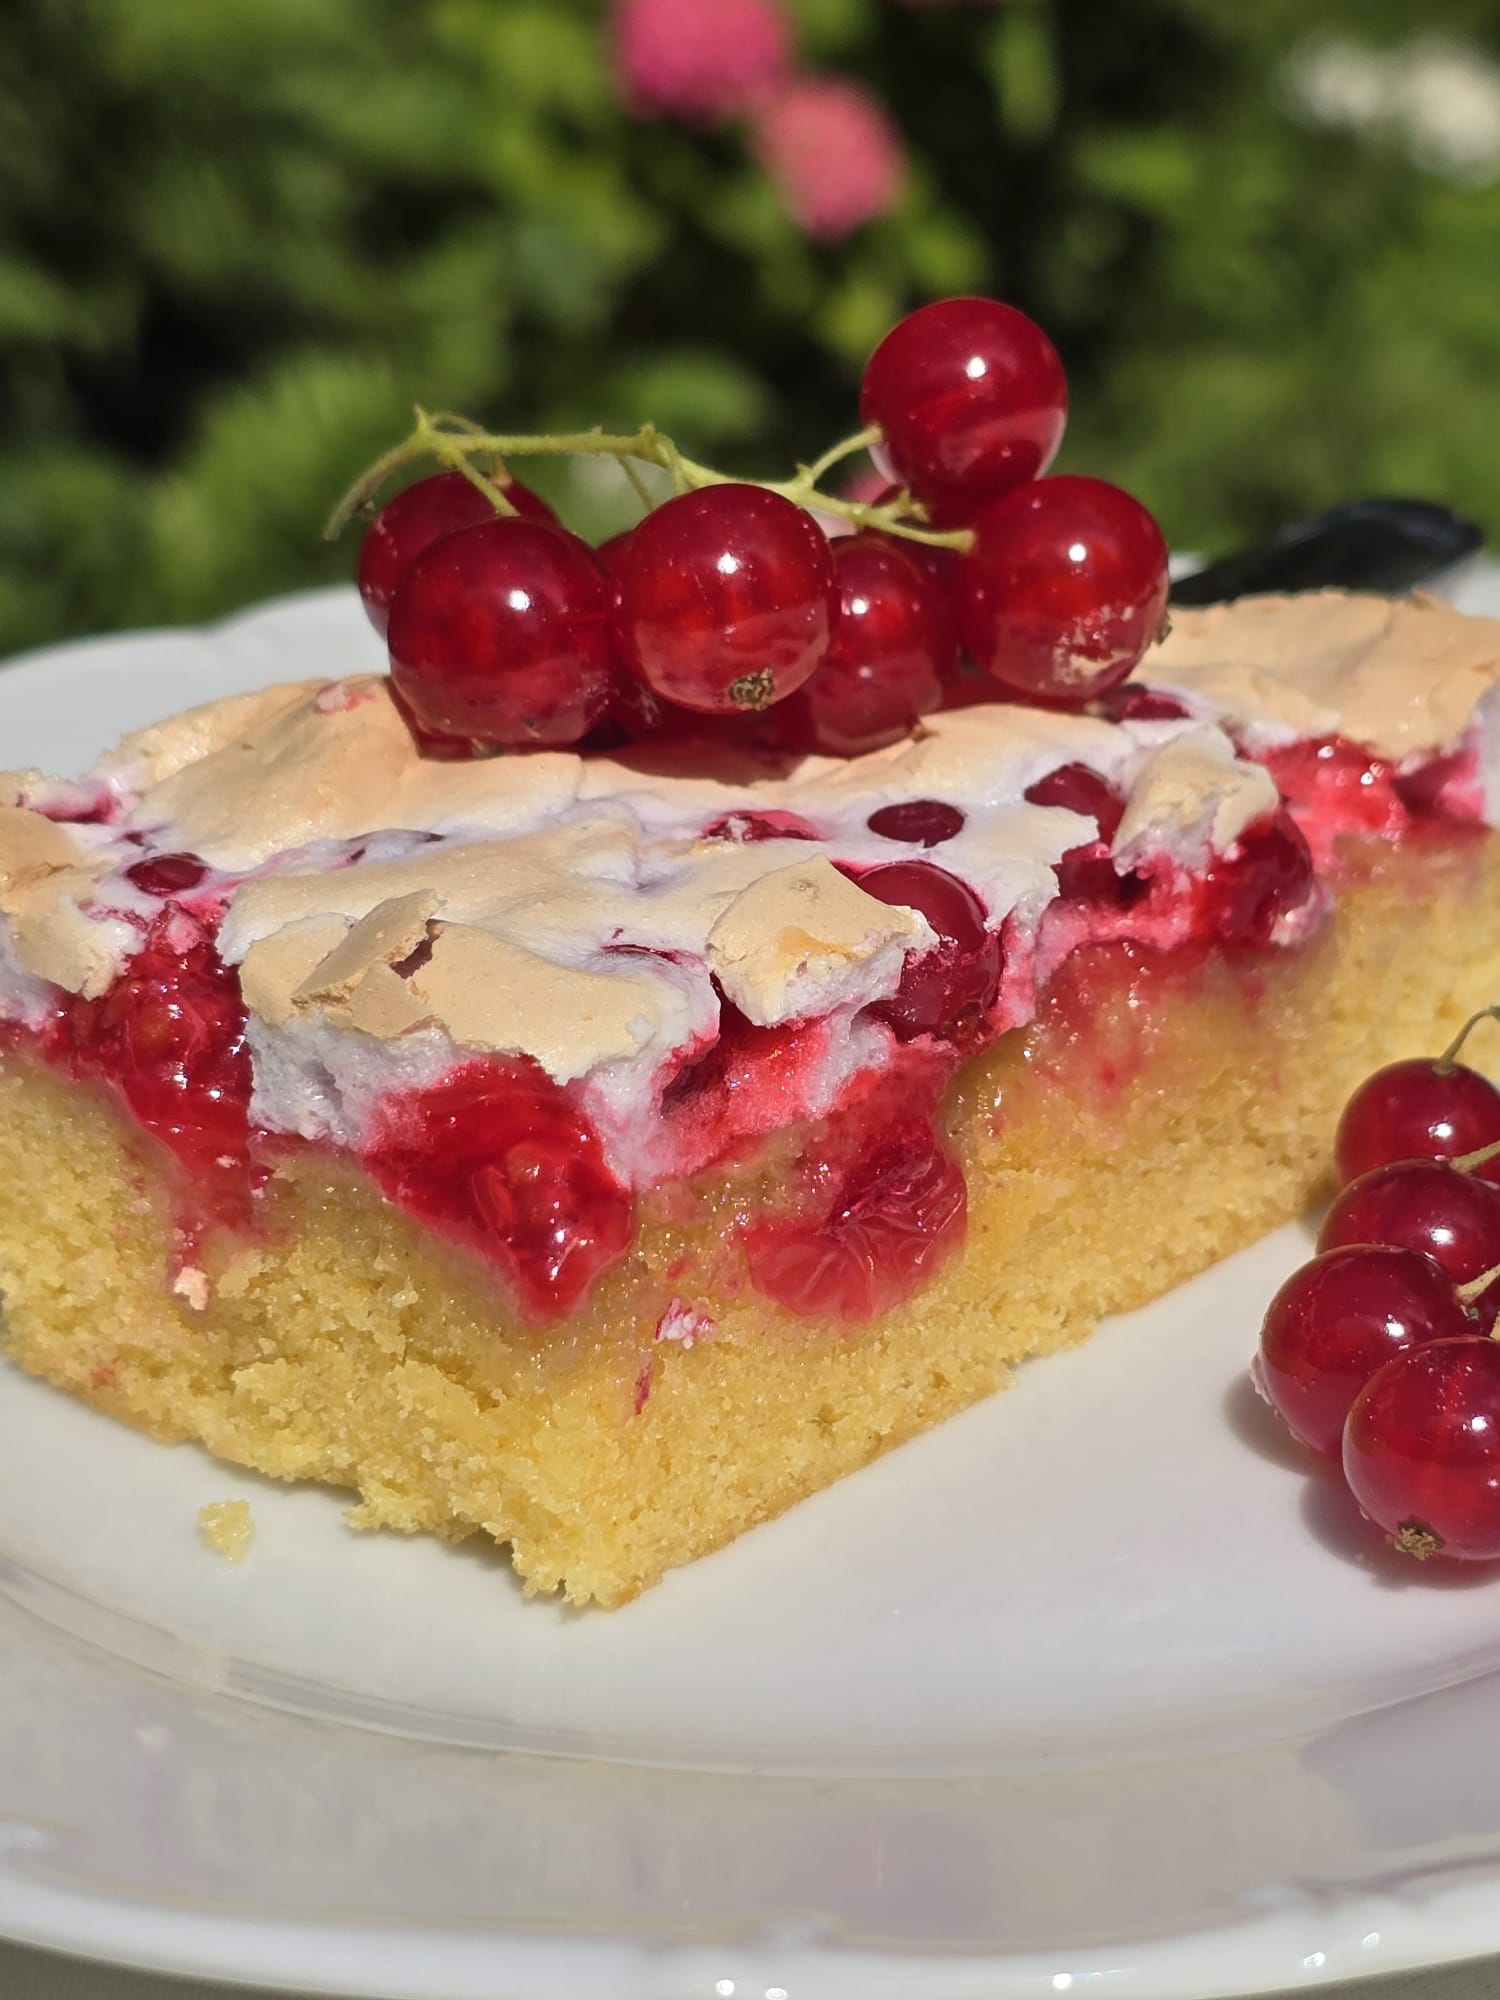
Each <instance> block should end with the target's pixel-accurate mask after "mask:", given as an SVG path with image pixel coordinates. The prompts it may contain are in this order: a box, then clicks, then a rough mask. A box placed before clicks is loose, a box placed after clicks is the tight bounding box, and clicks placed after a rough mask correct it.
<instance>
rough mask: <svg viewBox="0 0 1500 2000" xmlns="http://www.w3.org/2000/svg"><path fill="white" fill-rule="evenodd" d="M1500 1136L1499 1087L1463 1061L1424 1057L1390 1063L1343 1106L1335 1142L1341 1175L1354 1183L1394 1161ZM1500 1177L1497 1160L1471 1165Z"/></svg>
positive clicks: (1451, 1154) (1450, 1152) (1446, 1154)
mask: <svg viewBox="0 0 1500 2000" xmlns="http://www.w3.org/2000/svg"><path fill="white" fill-rule="evenodd" d="M1497 1140H1500V1090H1497V1089H1496V1088H1495V1086H1494V1084H1492V1083H1491V1082H1490V1081H1489V1079H1488V1078H1487V1077H1483V1076H1481V1075H1480V1074H1479V1072H1478V1070H1475V1069H1469V1068H1468V1067H1467V1065H1465V1064H1464V1063H1449V1064H1447V1065H1446V1066H1444V1065H1442V1064H1440V1063H1439V1062H1437V1061H1436V1060H1435V1059H1433V1058H1430V1057H1416V1058H1413V1059H1412V1060H1410V1061H1408V1062H1397V1063H1388V1064H1387V1065H1386V1067H1385V1068H1384V1069H1378V1070H1376V1072H1375V1074H1374V1075H1373V1076H1369V1077H1366V1078H1365V1080H1364V1082H1363V1083H1362V1084H1361V1085H1360V1086H1359V1088H1358V1090H1356V1091H1355V1093H1354V1095H1353V1096H1352V1097H1351V1098H1350V1099H1349V1102H1348V1103H1347V1104H1346V1105H1345V1106H1344V1115H1343V1117H1342V1118H1340V1120H1339V1129H1338V1134H1337V1137H1336V1138H1335V1140H1334V1156H1335V1158H1336V1159H1337V1161H1338V1170H1339V1178H1340V1180H1344V1181H1352V1180H1358V1178H1359V1176H1360V1175H1361V1174H1365V1173H1368V1172H1369V1171H1370V1169H1371V1168H1372V1167H1383V1166H1387V1165H1389V1164H1390V1163H1391V1162H1392V1161H1395V1160H1451V1159H1454V1158H1456V1157H1457V1156H1458V1155H1459V1154H1461V1153H1475V1152H1478V1151H1479V1149H1480V1148H1481V1147H1482V1146H1489V1145H1493V1144H1494V1143H1495V1142H1496V1141H1497ZM1474 1171H1475V1172H1476V1173H1478V1174H1479V1176H1480V1177H1481V1178H1482V1179H1484V1180H1490V1181H1500V1159H1494V1160H1490V1161H1487V1162H1486V1163H1485V1165H1484V1166H1482V1167H1477V1168H1475V1170H1474Z"/></svg>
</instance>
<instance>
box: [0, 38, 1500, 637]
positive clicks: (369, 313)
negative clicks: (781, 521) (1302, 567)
mask: <svg viewBox="0 0 1500 2000" xmlns="http://www.w3.org/2000/svg"><path fill="white" fill-rule="evenodd" d="M792 11H793V12H794V13H795V14H796V15H797V17H798V20H799V23H800V28H801V34H802V42H803V50H804V56H805V59H806V60H807V61H808V62H809V63H810V64H811V65H813V66H817V67H824V68H832V69H837V70H841V71H844V72H847V73H850V74H853V75H855V76H858V77H861V78H863V79H864V80H865V81H866V82H868V83H869V84H870V85H871V86H872V87H873V88H874V89H875V90H876V91H877V92H879V93H880V95H881V96H883V97H884V98H885V99H886V101H887V102H888V103H889V104H890V106H891V107H892V109H893V111H894V113H895V115H896V117H897V119H898V121H899V123H900V125H901V127H902V129H903V131H904V132H905V134H906V138H907V142H908V144H909V146H910V149H911V154H912V174H911V187H910V192H909V195H908V198H907V199H906V201H905V202H904V203H903V205H902V207H901V208H900V210H899V211H898V212H896V213H894V214H892V215H890V216H888V217H886V218H885V219H884V220H882V221H880V222H878V223H875V224H872V225H871V226H869V227H867V228H866V229H864V230H862V231H861V232H859V233H858V234H856V235H855V236H853V237H851V238H849V239H848V240H846V241H845V242H843V243H841V244H837V245H833V246H819V245H815V244H812V243H809V242H808V241H807V240H806V239H805V238H804V237H803V236H802V235H801V234H800V233H799V232H798V230H797V228H796V227H795V226H794V224H793V223H792V222H791V221H790V220H788V218H787V217H786V215H785V214H784V212H783V211H782V209H781V207H780V205H779V203H778V201H777V199H776V197H775V195H774V194H773V192H772V191H771V189H770V188H769V187H768V186H767V184H766V183H765V181H764V180H763V178H762V177H761V175H760V173H759V172H758V170H757V169H756V168H755V167H754V165H753V164H752V163H751V162H750V161H749V159H748V156H747V153H746V149H745V147H744V144H743V140H742V136H741V135H740V134H739V133H737V132H736V131H735V130H733V129H726V130H723V131H715V132H698V131H692V130H687V129H684V128H680V127H675V126H671V125H667V124H642V123H640V122H638V121H636V120H634V119H633V118H632V117H631V116H630V115H629V114H628V112H627V111H626V110H625V109H624V108H623V107H622V106H621V104H620V102H619V99H618V95H617V92H616V90H615V87H614V84H613V80H612V78H611V76H610V74H609V65H608V57H607V48H606V42H605V36H604V19H605V12H606V10H605V7H604V5H603V0H421V4H418V5H413V4H411V0H211V4H208V0H9V4H8V5H7V6H6V7H5V8H4V9H3V11H0V648H9V647H14V646H18V645H23V644H26V643H29V642H34V641H39V640H44V639H47V638H50V637H53V636H55V635H57V634H59V633H62V632H66V631H73V630H84V629H100V628H106V627H110V626H116V625H122V624H129V623H140V622H144V621H154V620H173V619H181V618H198V617H202V616H206V615H210V614H212V613H214V612H216V611H219V610H222V609H225V608H228V607H230V606H232V605H234V604H235V603H238V602H241V601H244V600H247V599H250V598H254V597H256V596H259V595H262V594H265V593H268V592H272V591H275V590H279V589H286V588H291V587H296V586H298V585H302V584H307V583H312V582H315V581H318V580H320V579H325V578H332V577H338V576H342V575H346V574H347V573H348V570H349V567H350V564H351V561H352V550H351V549H350V548H349V547H348V546H347V545H345V546H344V547H341V548H329V547H327V546H326V545H324V544H323V543H322V542H321V540H320V535H319V530H320V526H321V522H322V520H323V518H324V516H325V514H326V512H327V510H328V508H329V506H330V504H331V502H332V500H333V499H334V498H335V497H336V495H337V494H338V492H339V491H340V490H341V489H342V487H343V486H344V485H345V483H346V482H347V481H348V479H349V478H350V477H351V476H352V474H353V473H354V472H355V471H356V470H357V469H358V468H359V467H360V466H361V464H362V463H363V462H364V461H365V460H366V459H367V458H369V457H370V456H372V455H373V454H374V453H375V452H376V451H377V450H378V449H380V448H381V447H382V446H384V445H385V444H386V443H388V442H389V441H391V440H392V439H393V438H394V437H395V436H397V435H399V434H401V433H402V432H403V431H404V429H405V427H406V421H407V412H408V408H409V405H410V404H411V403H412V402H413V401H414V400H421V401H424V402H427V403H429V404H431V405H433V406H446V407H456V408H461V409H466V410H469V411H470V412H472V413H476V414H480V415H483V416H485V417H486V418H488V419H490V420H492V421H494V422H497V423H500V424H502V425H504V426H505V427H520V426H526V427H535V428H563V427H566V428H573V427H576V426H579V425H585V424H588V423H593V422H604V423H607V424H611V425H614V424H634V423H635V422H637V421H639V420H640V419H641V418H643V417H646V416H650V417H652V418H654V419H655V420H656V421H657V422H658V423H659V424H661V425H662V426H663V427H664V428H667V429H669V430H672V431H673V432H674V433H676V434H678V435H679V437H680V441H681V442H682V443H683V444H684V446H685V447H686V448H687V449H689V450H690V451H692V452H693V453H694V454H695V455H699V456H705V457H710V458H713V459H715V460H716V461H717V462H720V463H723V464H725V465H727V466H729V467H731V468H735V469H739V470H743V471H747V472H752V473H753V472H757V471H767V472H769V471H780V470H784V469H786V467H787V466H788V464H789V462H790V461H791V460H792V459H793V458H794V457H808V456H811V455H812V454H813V453H814V452H815V451H816V450H817V449H818V448H819V447H820V446H821V445H822V444H824V443H826V442H828V441H829V440H830V439H831V438H833V437H835V436H837V435H839V434H841V433H842V432H844V431H846V430H849V429H852V428H853V427H854V425H855V422H856V417H855V413H854V401H855V395H856V390H857V383H858V375H859V368H860V364H861V362H862V360H863V357H864V355H865V354H866V352H867V351H868V349H869V348H870V346H871V345H872V344H873V342H874V341H875V340H876V339H877V338H878V337H879V335H880V334H881V332H882V331H883V330H884V329H885V327H886V326H887V325H888V324H889V323H890V322H891V321H892V320H893V319H894V318H896V317H897V316H898V315H899V314H900V313H901V311H902V310H903V309H904V308H906V307H907V306H909V305H910V304H912V303H914V302H916V301H919V300H921V299H924V298H929V297H933V296H936V295H941V294H943V293H945V292H950V291H955V290H988V291H994V292H998V293H1000V294H1002V295H1004V296H1006V297H1008V298H1011V299H1013V300H1015V301H1016V302H1017V303H1019V304H1021V305H1023V306H1025V307H1026V308H1027V309H1028V310H1030V311H1032V312H1033V313H1035V314H1036V315H1037V316H1038V317H1039V318H1040V319H1041V320H1042V321H1043V322H1044V323H1045V324H1046V325H1047V326H1048V327H1049V329H1050V330H1051V332H1052V333H1053V335H1054V337H1055V338H1056V340H1057V342H1058V344H1059V346H1060V347H1061V348H1062V350H1063V353H1064V357H1065V359H1066V360H1067V362H1068V364H1069V368H1070V373H1071V377H1072V383H1073V399H1074V416H1073V424H1072V429H1071V432H1070V436H1069V442H1068V446H1067V449H1066V456H1065V460H1064V462H1065V463H1066V464H1068V465H1071V466H1073V467H1074V468H1081V467H1087V468H1088V469H1091V470H1095V471H1099V472H1102V473H1104V474H1106V475H1108V476H1110V477H1113V478H1116V479H1119V480H1121V481H1122V482H1124V483H1126V484H1129V485H1131V486H1132V487H1134V488H1135V490H1137V491H1138V492H1139V493H1140V494H1141V495H1142V497H1143V498H1145V499H1146V500H1147V501H1148V502H1149V503H1150V504H1151V505H1152V506H1154V507H1155V508H1156V509H1157V510H1158V512H1159V513H1160V515H1161V517H1162V519H1163V521H1164V524H1165V525H1166V527H1167V529H1168V531H1169V533H1170V534H1171V535H1172V536H1173V538H1174V539H1175V540H1178V541H1179V542H1185V543H1188V544H1195V545H1198V546H1209V547H1213V546H1218V545H1222V544H1224V543H1227V542H1229V541H1231V540H1233V539H1234V538H1236V537H1237V536H1240V535H1242V534H1244V533H1247V532H1249V531H1252V530H1256V529H1259V528H1262V527H1264V526H1266V525H1268V524H1270V523H1272V522H1274V521H1276V520H1277V519H1279V518H1283V517H1285V516H1287V515H1289V514H1291V513H1295V512H1298V511H1301V510H1305V509H1306V508H1308V507H1310V506H1312V505H1315V504H1317V503H1320V502H1323V501H1326V500H1329V499H1331V498H1335V497H1338V496H1340V495H1345V494H1350V493H1354V492H1358V491H1372V490H1396V489H1403V490H1408V491H1413V492H1422V493H1427V494H1431V495H1434V496H1438V497H1443V498H1448V499H1452V500H1454V501H1456V502H1458V503H1460V504H1462V505H1466V506H1468V507H1470V508H1472V509H1473V510H1474V511H1476V512H1477V513H1479V514H1480V516H1481V517H1482V518H1484V519H1485V520H1486V521H1487V523H1488V524H1489V526H1490V527H1491V528H1492V529H1495V530H1500V450H1497V448H1496V440H1497V438H1500V285H1497V282H1496V281H1497V275H1500V256H1497V244H1500V180H1496V179H1490V180H1489V181H1488V182H1487V183H1486V182H1484V180H1483V177H1482V175H1478V176H1470V177H1469V178H1468V179H1461V178H1453V177H1445V175H1444V174H1443V173H1441V172H1435V171H1431V170H1429V169H1426V168H1424V167H1422V166H1419V165H1418V164H1416V163H1414V161H1413V159H1412V158H1411V156H1410V152H1409V150H1408V148H1407V147H1406V146H1405V145H1404V144H1403V143H1402V142H1401V140H1400V137H1399V135H1397V134H1385V135H1382V134H1381V133H1380V132H1378V131H1377V132H1373V133H1372V132H1368V131H1366V132H1352V131H1345V130H1339V129H1334V128H1331V127H1320V126H1319V125H1317V124H1315V123H1313V122H1310V121H1309V120H1307V119H1306V118H1305V117H1299V116H1298V115H1297V113H1296V111H1295V107H1294V106H1293V105H1292V104H1291V103H1290V101H1289V96H1288V90H1287V84H1286V72H1287V64H1288V61H1289V60H1292V59H1294V58H1295V55H1296V51H1297V49H1298V48H1299V46H1303V45H1305V44H1306V41H1307V38H1308V37H1309V36H1310V35H1313V36H1316V35H1318V34H1340V33H1341V34H1345V35H1348V36H1353V37H1356V38H1359V39H1361V40H1363V41H1366V42H1370V43H1372V44H1374V45H1376V46H1381V45H1384V46H1387V47H1397V46H1399V45H1401V44H1403V43H1404V42H1406V41H1408V40H1409V38H1411V37H1413V36H1418V35H1424V34H1425V35H1430V34H1432V33H1433V32H1434V31H1440V32H1445V33H1448V34H1451V35H1455V36H1461V37H1466V38H1468V39H1469V40H1470V41H1472V42H1473V43H1474V44H1475V45H1476V46H1477V47H1479V48H1481V49H1487V50H1488V52H1489V55H1490V57H1491V58H1492V59H1493V58H1494V57H1495V56H1497V55H1500V27H1497V20H1496V14H1495V9H1494V4H1493V0H1446V4H1441V5H1437V6H1434V5H1433V4H1432V0H1256V4H1254V5H1245V4H1233V0H1009V4H1005V5H1001V6H997V7H976V6H963V5H952V6H947V7H942V6H924V7H920V8H917V7H902V6H900V5H897V4H894V0H794V3H793V4H792ZM559 482H561V483H559ZM536 483H537V484H538V485H541V486H544V487H547V488H549V490H550V491H551V493H552V495H553V497H554V498H555V499H559V500H560V502H561V504H562V506H563V508H564V510H565V512H566V513H567V514H568V515H569V517H570V518H571V519H572V520H573V521H574V522H575V524H576V525H579V526H580V527H582V528H584V529H586V530H589V531H594V532H602V531H603V530H605V529H606V528H608V527H612V526H614V525H618V521H617V520H613V519H611V518H610V517H611V514H612V513H613V512H615V511H616V510H618V509H620V508H622V507H623V505H624V504H625V503H624V499H623V497H622V496H621V494H620V493H619V492H618V490H617V489H615V488H614V487H612V486H609V485H607V484H606V485H602V486H601V485H600V484H599V483H598V475H597V474H592V473H589V472H583V471H580V472H577V473H574V474H571V475H570V474H569V472H568V471H567V468H565V467H564V468H557V467H549V468H548V470H547V473H546V475H545V476H541V477H538V479H537V481H536Z"/></svg>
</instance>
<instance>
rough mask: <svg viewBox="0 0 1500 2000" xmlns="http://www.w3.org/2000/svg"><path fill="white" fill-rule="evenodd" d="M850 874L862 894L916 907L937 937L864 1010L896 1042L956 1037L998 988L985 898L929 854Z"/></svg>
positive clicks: (997, 952)
mask: <svg viewBox="0 0 1500 2000" xmlns="http://www.w3.org/2000/svg"><path fill="white" fill-rule="evenodd" d="M857 880H858V882H859V886H860V888H861V889H863V890H864V892H865V894H866V895H867V896H874V897H876V898H877V899H878V900H879V901H880V902H882V903H891V904H897V905H901V906H903V907H905V908H907V909H912V910H920V911H921V913H922V915H923V916H924V917H925V918H926V919H927V921H928V923H929V924H931V926H932V928H933V929H934V930H935V931H936V932H937V937H938V941H937V943H936V944H935V945H934V946H933V947H932V949H931V950H930V951H925V952H920V953H914V954H913V955H912V956H911V957H909V958H908V959H907V961H906V965H905V968H904V970H903V971H902V974H901V983H900V985H899V986H898V987H897V988H896V991H895V992H894V993H893V994H892V995H891V997H890V998H889V999H888V1000H882V1001H881V1002H880V1003H879V1004H878V1005H877V1006H874V1007H872V1008H871V1009H870V1013H871V1014H872V1015H873V1016H874V1017H875V1018H876V1019H877V1020H881V1021H884V1022H885V1023H886V1024H887V1026H888V1027H890V1028H891V1029H892V1030H893V1031H894V1032H895V1033H896V1034H897V1035H898V1036H899V1037H900V1038H901V1040H902V1041H909V1040H911V1039H912V1038H913V1037H914V1036H917V1035H939V1036H943V1037H946V1038H949V1039H953V1038H956V1037H960V1036H961V1035H962V1034H963V1032H964V1031H965V1030H966V1029H968V1028H969V1027H971V1026H973V1025H975V1024H976V1023H977V1021H978V1020H979V1019H980V1018H981V1017H982V1016H983V1015H984V1014H986V1013H987V1012H988V1011H989V1009H990V1008H991V1007H992V1006H993V1005H994V1002H995V996H996V994H997V993H998V992H999V990H1000V968H1001V948H1000V939H999V937H998V936H997V935H996V934H995V932H993V931H991V930H989V929H988V928H987V926H986V923H985V910H984V905H983V904H982V903H981V902H980V900H979V898H978V897H977V896H976V895H975V894H974V891H973V890H972V889H971V888H970V887H969V886H968V884H967V883H966V882H960V881H959V880H958V878H957V876H954V875H950V874H949V873H948V872H947V870H946V869H943V868H937V867H934V866H933V864H932V863H931V862H930V861H893V862H891V863H889V864H888V865H887V866H885V867H881V868H869V869H866V870H865V871H864V873H863V874H861V875H859V876H858V877H857Z"/></svg>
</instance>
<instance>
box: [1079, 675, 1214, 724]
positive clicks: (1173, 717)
mask: <svg viewBox="0 0 1500 2000" xmlns="http://www.w3.org/2000/svg"><path fill="white" fill-rule="evenodd" d="M1089 707H1090V708H1091V709H1092V710H1093V711H1094V712H1095V713H1096V714H1098V715H1102V716H1103V717H1104V719H1105V721H1106V722H1184V721H1186V720H1187V718H1188V716H1189V714H1190V713H1191V710H1189V709H1188V708H1187V707H1186V706H1185V704H1184V703H1182V702H1180V701H1179V700H1178V699H1177V697H1176V695H1175V694H1164V693H1163V692H1162V690H1161V689H1160V688H1154V687H1147V686H1146V685H1145V683H1144V682H1143V681H1122V682H1121V683H1120V685H1119V686H1118V687H1112V688H1106V689H1105V690H1104V692H1103V694H1101V695H1098V696H1096V697H1095V699H1094V700H1093V701H1091V702H1090V703H1089Z"/></svg>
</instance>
